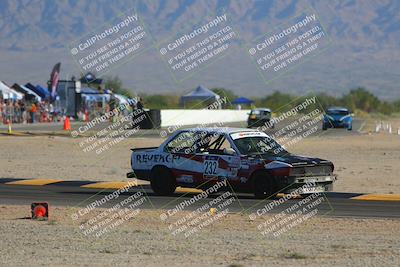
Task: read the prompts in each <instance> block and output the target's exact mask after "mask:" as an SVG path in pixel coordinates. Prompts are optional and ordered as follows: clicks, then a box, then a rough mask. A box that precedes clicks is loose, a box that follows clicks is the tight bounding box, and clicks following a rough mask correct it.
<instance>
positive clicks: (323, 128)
mask: <svg viewBox="0 0 400 267" xmlns="http://www.w3.org/2000/svg"><path fill="white" fill-rule="evenodd" d="M326 129H327V127H326V125H325V123H324V124H322V130H323V131H326Z"/></svg>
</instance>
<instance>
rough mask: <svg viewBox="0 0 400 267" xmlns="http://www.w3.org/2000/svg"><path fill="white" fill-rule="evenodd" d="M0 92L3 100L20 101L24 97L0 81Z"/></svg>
mask: <svg viewBox="0 0 400 267" xmlns="http://www.w3.org/2000/svg"><path fill="white" fill-rule="evenodd" d="M0 91H1V94H2V95H3V98H4V99H13V100H21V99H23V98H24V95H23V94H21V93H19V92H17V91H15V90H14V89H11V88H10V87H8V86H7V85H6V84H5V83H4V82H3V81H0Z"/></svg>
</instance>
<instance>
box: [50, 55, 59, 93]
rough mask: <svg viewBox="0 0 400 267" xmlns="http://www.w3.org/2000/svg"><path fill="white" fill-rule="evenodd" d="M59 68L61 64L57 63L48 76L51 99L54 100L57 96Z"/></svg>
mask: <svg viewBox="0 0 400 267" xmlns="http://www.w3.org/2000/svg"><path fill="white" fill-rule="evenodd" d="M60 67H61V63H60V62H58V63H57V64H56V65H54V67H53V70H52V71H51V74H50V82H51V98H52V99H55V98H56V95H57V85H58V81H59V79H60Z"/></svg>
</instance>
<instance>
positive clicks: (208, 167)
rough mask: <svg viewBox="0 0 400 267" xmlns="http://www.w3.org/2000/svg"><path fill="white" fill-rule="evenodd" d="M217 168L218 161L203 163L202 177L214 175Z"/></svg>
mask: <svg viewBox="0 0 400 267" xmlns="http://www.w3.org/2000/svg"><path fill="white" fill-rule="evenodd" d="M217 168H218V160H205V161H204V175H216V174H217Z"/></svg>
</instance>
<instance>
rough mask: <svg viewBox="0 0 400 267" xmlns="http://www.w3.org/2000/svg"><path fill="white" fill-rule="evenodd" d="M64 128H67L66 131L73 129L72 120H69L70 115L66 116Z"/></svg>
mask: <svg viewBox="0 0 400 267" xmlns="http://www.w3.org/2000/svg"><path fill="white" fill-rule="evenodd" d="M64 130H65V131H69V130H71V124H70V121H69V117H68V116H66V117H65V120H64Z"/></svg>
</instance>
